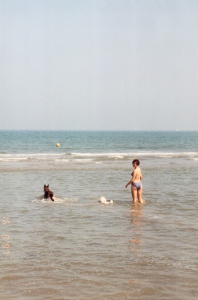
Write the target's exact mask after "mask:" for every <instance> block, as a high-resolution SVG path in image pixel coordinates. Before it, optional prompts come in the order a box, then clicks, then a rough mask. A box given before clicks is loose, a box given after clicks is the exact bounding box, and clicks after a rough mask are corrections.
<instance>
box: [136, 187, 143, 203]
mask: <svg viewBox="0 0 198 300" xmlns="http://www.w3.org/2000/svg"><path fill="white" fill-rule="evenodd" d="M137 198H138V201H139V202H140V203H143V199H142V188H140V189H138V190H137Z"/></svg>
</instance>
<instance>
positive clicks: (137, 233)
mask: <svg viewBox="0 0 198 300" xmlns="http://www.w3.org/2000/svg"><path fill="white" fill-rule="evenodd" d="M130 215H131V224H132V238H131V240H130V250H131V251H132V252H138V251H139V248H140V246H141V243H142V232H141V226H142V221H143V213H142V204H139V203H134V204H132V210H131V214H130Z"/></svg>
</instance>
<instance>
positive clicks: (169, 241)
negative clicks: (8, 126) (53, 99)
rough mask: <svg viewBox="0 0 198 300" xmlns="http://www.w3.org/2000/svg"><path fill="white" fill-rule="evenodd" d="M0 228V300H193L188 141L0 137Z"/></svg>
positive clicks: (195, 214) (192, 164)
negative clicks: (136, 192) (134, 187)
mask: <svg viewBox="0 0 198 300" xmlns="http://www.w3.org/2000/svg"><path fill="white" fill-rule="evenodd" d="M57 143H59V144H60V147H57V146H56V144H57ZM133 159H139V160H140V167H141V170H142V175H143V180H142V183H143V199H144V203H143V204H140V203H136V204H133V203H132V199H131V191H130V187H128V188H127V189H126V188H125V185H126V184H127V182H128V181H129V180H130V178H131V172H132V164H131V162H132V160H133ZM44 184H46V185H48V184H49V188H50V189H51V190H52V191H53V192H54V195H55V201H54V202H53V201H51V200H50V199H47V200H46V199H44V198H43V186H44ZM100 197H105V198H106V199H107V200H113V203H112V204H102V203H100V202H99V200H100ZM0 221H1V222H0V223H1V236H0V239H1V250H0V299H1V300H5V299H6V300H12V299H13V300H45V299H46V300H110V299H113V300H120V299H125V300H129V299H130V300H133V299H134V300H137V299H138V300H159V299H160V300H195V299H196V300H197V299H198V132H178V131H175V132H149V131H145V132H142V131H140V132H138V131H136V132H132V131H112V132H111V131H0Z"/></svg>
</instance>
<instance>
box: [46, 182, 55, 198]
mask: <svg viewBox="0 0 198 300" xmlns="http://www.w3.org/2000/svg"><path fill="white" fill-rule="evenodd" d="M53 197H54V193H53V192H52V191H50V189H49V184H48V185H45V184H44V199H48V198H50V199H51V200H52V201H54V198H53Z"/></svg>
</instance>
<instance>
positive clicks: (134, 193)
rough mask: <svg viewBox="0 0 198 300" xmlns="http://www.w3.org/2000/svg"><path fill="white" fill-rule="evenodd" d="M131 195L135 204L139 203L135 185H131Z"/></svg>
mask: <svg viewBox="0 0 198 300" xmlns="http://www.w3.org/2000/svg"><path fill="white" fill-rule="evenodd" d="M131 195H132V200H133V203H135V202H137V189H136V187H135V186H133V185H131Z"/></svg>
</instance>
